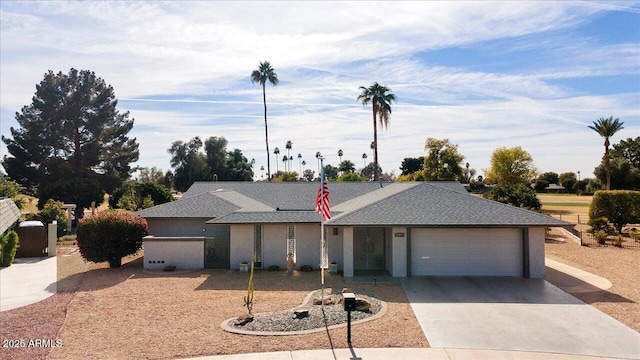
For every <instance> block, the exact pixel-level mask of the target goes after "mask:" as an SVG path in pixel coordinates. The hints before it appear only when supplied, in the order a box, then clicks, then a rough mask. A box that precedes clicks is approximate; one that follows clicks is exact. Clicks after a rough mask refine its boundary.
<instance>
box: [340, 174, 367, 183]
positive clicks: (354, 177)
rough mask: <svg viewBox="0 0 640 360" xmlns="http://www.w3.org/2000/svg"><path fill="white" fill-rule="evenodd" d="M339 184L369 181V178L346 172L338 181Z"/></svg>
mask: <svg viewBox="0 0 640 360" xmlns="http://www.w3.org/2000/svg"><path fill="white" fill-rule="evenodd" d="M336 181H337V182H347V181H360V182H362V181H367V178H366V177H364V176H360V175H358V174H356V173H355V172H345V173H344V174H342V175H340V176H339V177H338V178H337V179H336Z"/></svg>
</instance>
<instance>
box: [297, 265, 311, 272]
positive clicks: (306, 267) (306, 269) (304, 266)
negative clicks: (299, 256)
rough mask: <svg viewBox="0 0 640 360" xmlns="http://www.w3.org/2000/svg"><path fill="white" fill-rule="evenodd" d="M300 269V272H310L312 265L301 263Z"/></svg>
mask: <svg viewBox="0 0 640 360" xmlns="http://www.w3.org/2000/svg"><path fill="white" fill-rule="evenodd" d="M300 271H302V272H311V271H313V267H312V266H311V265H302V266H300Z"/></svg>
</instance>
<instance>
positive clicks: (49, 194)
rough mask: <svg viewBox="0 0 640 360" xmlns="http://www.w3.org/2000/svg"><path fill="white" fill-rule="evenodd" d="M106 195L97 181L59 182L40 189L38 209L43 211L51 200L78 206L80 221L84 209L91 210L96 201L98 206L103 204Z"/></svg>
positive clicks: (68, 180) (77, 214)
mask: <svg viewBox="0 0 640 360" xmlns="http://www.w3.org/2000/svg"><path fill="white" fill-rule="evenodd" d="M104 195H105V192H104V191H103V190H102V187H101V186H100V183H99V182H98V181H97V180H92V179H86V178H75V179H74V178H70V179H64V180H58V181H56V182H55V183H53V184H50V185H46V186H42V187H41V188H40V191H38V209H43V208H44V205H45V204H46V202H47V201H48V200H49V199H53V200H57V201H62V202H63V203H66V204H76V206H77V208H76V219H80V218H81V217H82V216H83V215H84V210H83V209H89V208H90V207H91V203H92V202H94V201H95V204H96V206H98V205H100V204H102V203H103V202H104Z"/></svg>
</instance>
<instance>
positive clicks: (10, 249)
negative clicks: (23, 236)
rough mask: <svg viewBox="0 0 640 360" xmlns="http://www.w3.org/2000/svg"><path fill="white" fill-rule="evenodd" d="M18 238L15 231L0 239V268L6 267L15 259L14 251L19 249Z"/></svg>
mask: <svg viewBox="0 0 640 360" xmlns="http://www.w3.org/2000/svg"><path fill="white" fill-rule="evenodd" d="M19 243H20V238H19V237H18V233H17V232H16V231H15V230H11V231H10V232H9V233H8V234H7V235H5V236H2V237H0V266H2V267H8V266H11V264H12V263H13V259H14V258H15V257H16V251H18V248H19V247H20V244H19Z"/></svg>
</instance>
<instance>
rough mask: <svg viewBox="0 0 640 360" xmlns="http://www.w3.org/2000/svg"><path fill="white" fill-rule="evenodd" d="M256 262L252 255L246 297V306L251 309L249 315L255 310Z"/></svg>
mask: <svg viewBox="0 0 640 360" xmlns="http://www.w3.org/2000/svg"><path fill="white" fill-rule="evenodd" d="M254 262H255V257H254V256H251V270H250V272H249V287H248V288H247V296H245V297H244V306H246V307H247V310H249V315H251V310H253V264H254Z"/></svg>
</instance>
